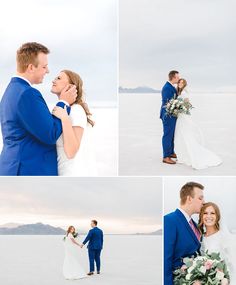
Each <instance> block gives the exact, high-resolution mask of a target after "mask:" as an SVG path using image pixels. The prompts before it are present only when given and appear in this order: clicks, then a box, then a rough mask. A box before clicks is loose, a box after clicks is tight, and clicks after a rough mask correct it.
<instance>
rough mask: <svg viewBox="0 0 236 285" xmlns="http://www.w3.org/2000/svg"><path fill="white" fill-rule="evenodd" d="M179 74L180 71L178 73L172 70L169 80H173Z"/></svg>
mask: <svg viewBox="0 0 236 285" xmlns="http://www.w3.org/2000/svg"><path fill="white" fill-rule="evenodd" d="M178 73H179V72H178V71H176V70H171V71H170V72H169V75H168V76H169V80H172V79H173V78H174V77H175V74H178Z"/></svg>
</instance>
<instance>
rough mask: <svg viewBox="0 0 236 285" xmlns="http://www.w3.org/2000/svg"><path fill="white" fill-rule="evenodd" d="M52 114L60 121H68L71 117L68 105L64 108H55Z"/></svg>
mask: <svg viewBox="0 0 236 285" xmlns="http://www.w3.org/2000/svg"><path fill="white" fill-rule="evenodd" d="M52 114H53V115H54V116H55V117H57V118H58V119H60V120H63V119H67V118H68V117H69V116H68V114H67V110H66V105H65V107H64V108H61V107H58V106H55V107H54V108H53V110H52Z"/></svg>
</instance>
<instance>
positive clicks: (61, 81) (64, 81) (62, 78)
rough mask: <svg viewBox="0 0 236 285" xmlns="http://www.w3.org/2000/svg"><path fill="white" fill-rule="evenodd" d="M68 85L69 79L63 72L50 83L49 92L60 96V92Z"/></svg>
mask: <svg viewBox="0 0 236 285" xmlns="http://www.w3.org/2000/svg"><path fill="white" fill-rule="evenodd" d="M68 84H69V79H68V77H67V75H66V74H65V73H64V72H60V73H59V75H58V76H57V77H56V78H55V79H54V80H53V81H52V88H51V92H52V93H54V94H57V95H59V94H61V91H62V90H63V89H64V88H65V87H66V85H68Z"/></svg>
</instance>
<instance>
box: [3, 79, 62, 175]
mask: <svg viewBox="0 0 236 285" xmlns="http://www.w3.org/2000/svg"><path fill="white" fill-rule="evenodd" d="M60 103H61V102H60ZM61 104H62V103H61ZM0 108H1V109H0V112H1V127H2V135H3V149H2V153H1V156H0V175H58V172H57V153H56V145H55V144H56V141H57V139H58V137H59V136H60V135H61V132H62V126H61V121H60V120H59V119H57V118H56V117H54V116H52V114H51V113H50V111H49V109H48V107H47V104H46V102H45V101H44V99H43V97H42V95H41V93H40V92H39V91H38V90H37V89H35V88H33V87H32V86H30V85H29V84H28V83H27V82H26V81H25V80H23V79H21V78H18V77H13V78H12V79H11V81H10V83H9V85H8V87H7V89H6V91H5V93H4V95H3V97H2V100H1V105H0Z"/></svg>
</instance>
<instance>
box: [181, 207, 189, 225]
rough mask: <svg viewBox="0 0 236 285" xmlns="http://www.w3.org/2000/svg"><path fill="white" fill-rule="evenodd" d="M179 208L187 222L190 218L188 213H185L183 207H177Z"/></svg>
mask: <svg viewBox="0 0 236 285" xmlns="http://www.w3.org/2000/svg"><path fill="white" fill-rule="evenodd" d="M178 209H179V210H180V212H181V213H182V214H183V215H184V217H185V219H186V220H187V222H188V223H189V222H190V220H191V219H192V218H191V217H190V216H189V214H187V213H186V212H185V211H184V210H183V209H181V208H178Z"/></svg>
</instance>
